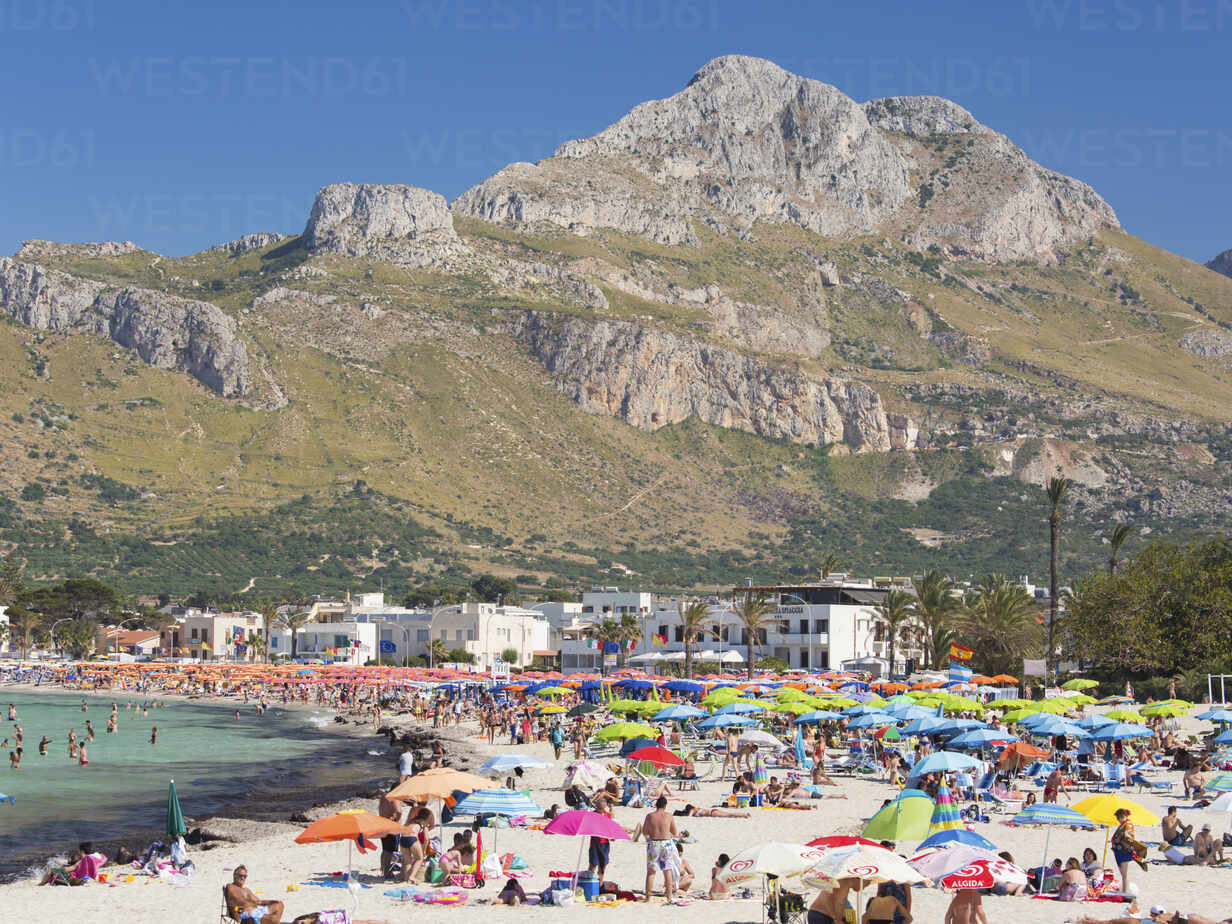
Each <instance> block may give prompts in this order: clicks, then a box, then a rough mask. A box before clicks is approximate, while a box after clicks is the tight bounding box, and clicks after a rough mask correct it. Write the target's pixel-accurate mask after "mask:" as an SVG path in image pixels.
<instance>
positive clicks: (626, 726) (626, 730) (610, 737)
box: [595, 722, 659, 741]
mask: <svg viewBox="0 0 1232 924" xmlns="http://www.w3.org/2000/svg"><path fill="white" fill-rule="evenodd" d="M658 735H659V730H658V729H657V728H655V727H654V726H653V725H643V724H642V723H640V722H617V723H616V724H615V725H609V726H607V727H606V728H601V729H599V731H598V732H597V733H596V734H595V737H596V738H598V739H599V740H600V741H622V740H624V739H625V738H657V737H658Z"/></svg>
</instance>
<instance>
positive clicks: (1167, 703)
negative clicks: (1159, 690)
mask: <svg viewBox="0 0 1232 924" xmlns="http://www.w3.org/2000/svg"><path fill="white" fill-rule="evenodd" d="M1192 708H1193V703H1190V702H1186V701H1185V700H1183V699H1170V700H1164V701H1163V702H1162V703H1148V704H1147V705H1145V706H1143V707H1142V709H1141V710H1139V711H1140V712H1141V713H1142V714H1143V715H1146V716H1151V717H1152V718H1154V717H1155V716H1164V717H1165V718H1169V717H1172V716H1178V715H1184V714H1185V713H1187V712H1188V711H1189V710H1190V709H1192Z"/></svg>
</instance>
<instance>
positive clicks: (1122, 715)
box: [1103, 709, 1142, 724]
mask: <svg viewBox="0 0 1232 924" xmlns="http://www.w3.org/2000/svg"><path fill="white" fill-rule="evenodd" d="M1103 717H1104V718H1105V719H1108V720H1110V721H1113V722H1137V723H1139V724H1141V722H1142V716H1140V715H1138V713H1136V712H1134V710H1132V709H1109V710H1108V711H1107V712H1105V713H1104V716H1103Z"/></svg>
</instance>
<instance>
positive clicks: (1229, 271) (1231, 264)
mask: <svg viewBox="0 0 1232 924" xmlns="http://www.w3.org/2000/svg"><path fill="white" fill-rule="evenodd" d="M1206 266H1207V269H1213V270H1214V271H1215V272H1217V273H1222V274H1223V275H1225V276H1232V250H1225V251H1224V252H1223V253H1221V254H1220V255H1219V256H1217V257H1216V258H1215V259H1213V260H1211V262H1209V263H1208V264H1206Z"/></svg>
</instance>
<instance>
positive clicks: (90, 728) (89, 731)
mask: <svg viewBox="0 0 1232 924" xmlns="http://www.w3.org/2000/svg"><path fill="white" fill-rule="evenodd" d="M93 740H94V723H93V722H91V721H90V720H89V719H86V741H93Z"/></svg>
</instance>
